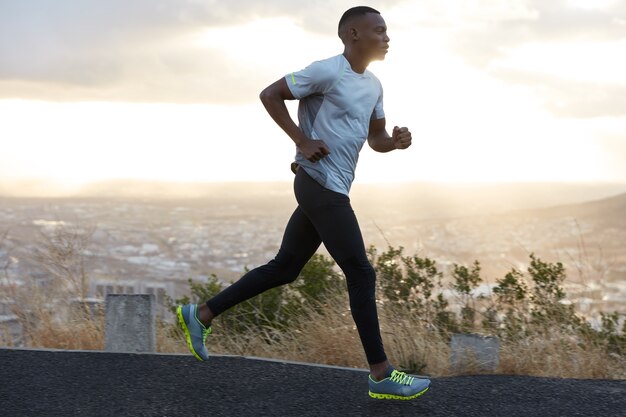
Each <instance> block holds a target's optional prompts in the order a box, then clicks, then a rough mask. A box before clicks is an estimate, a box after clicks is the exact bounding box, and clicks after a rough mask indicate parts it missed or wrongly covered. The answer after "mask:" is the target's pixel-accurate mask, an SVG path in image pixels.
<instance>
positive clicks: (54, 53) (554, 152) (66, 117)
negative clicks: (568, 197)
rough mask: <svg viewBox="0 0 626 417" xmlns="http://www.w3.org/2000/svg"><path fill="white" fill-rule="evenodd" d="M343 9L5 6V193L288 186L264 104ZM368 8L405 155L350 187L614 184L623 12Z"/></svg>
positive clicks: (440, 3)
mask: <svg viewBox="0 0 626 417" xmlns="http://www.w3.org/2000/svg"><path fill="white" fill-rule="evenodd" d="M353 5H355V4H354V3H353V2H348V1H344V0H333V1H330V0H328V1H326V0H319V1H314V2H311V1H300V0H296V1H294V0H289V1H288V0H265V1H262V2H260V1H256V0H254V1H253V0H228V1H226V0H107V1H101V0H0V181H1V182H4V183H7V182H12V181H15V182H17V181H23V180H27V179H28V180H30V179H47V180H51V181H56V182H59V183H61V184H66V185H79V184H83V183H87V182H91V181H98V180H103V179H120V178H125V179H128V178H131V179H150V180H168V181H199V182H201V181H256V180H281V181H282V180H284V181H288V180H290V178H291V175H292V174H291V173H290V171H289V163H290V162H291V160H292V158H293V154H294V147H293V144H292V143H291V141H290V139H289V138H288V137H287V136H285V135H284V134H283V133H282V131H281V130H280V129H279V128H278V127H276V126H275V125H274V124H273V122H272V121H271V119H270V118H269V116H268V115H267V114H266V113H265V110H264V109H263V107H262V105H261V103H260V102H259V100H258V94H259V92H260V91H261V90H262V89H263V88H264V87H265V86H266V85H268V84H270V83H272V82H273V81H275V80H276V79H278V78H280V77H282V76H283V75H285V74H287V73H289V72H292V71H295V70H299V69H301V68H304V67H305V66H306V65H308V64H309V63H310V62H312V61H314V60H318V59H323V58H327V57H330V56H333V55H336V54H339V53H341V52H342V51H343V48H342V44H341V42H340V40H339V39H338V38H337V36H336V26H337V22H338V20H339V17H340V16H341V14H342V13H343V11H344V10H345V9H347V8H349V7H351V6H353ZM369 5H370V6H372V7H375V8H377V9H378V10H380V11H381V12H382V14H383V17H384V18H385V20H386V22H387V25H388V28H389V36H390V38H391V50H390V52H389V54H388V55H387V59H386V60H385V61H384V62H376V63H373V64H372V65H371V66H370V69H371V70H372V71H373V72H374V73H375V74H376V75H377V76H378V77H379V78H380V79H381V81H382V83H383V86H384V89H385V110H386V115H387V123H388V125H390V126H391V127H393V126H394V125H402V126H408V127H409V128H410V129H411V131H412V132H413V137H414V145H413V146H412V147H411V148H410V149H409V150H407V151H402V152H400V151H398V152H393V153H391V154H376V153H375V152H373V151H372V150H371V149H369V148H367V147H365V148H364V150H363V152H362V154H361V161H360V165H359V168H358V171H357V181H360V182H388V181H392V182H397V181H415V180H417V181H448V182H457V181H477V182H483V181H489V182H502V181H585V182H606V181H609V182H626V59H624V56H626V1H624V0H409V1H401V0H397V1H394V0H389V1H371V2H370V3H369ZM296 106H297V103H296V102H294V103H290V104H289V108H290V110H292V111H293V114H294V115H295V110H296Z"/></svg>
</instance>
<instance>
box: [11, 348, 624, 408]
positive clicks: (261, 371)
mask: <svg viewBox="0 0 626 417" xmlns="http://www.w3.org/2000/svg"><path fill="white" fill-rule="evenodd" d="M0 415H1V416H11V417H19V416H66V417H67V416H117V417H120V416H464V417H466V416H467V417H470V416H481V417H482V416H506V417H514V416H524V417H527V416H532V417H535V416H585V417H590V416H603V417H604V416H607V417H608V416H620V417H623V416H625V415H626V381H624V380H622V381H606V380H573V379H553V378H534V377H523V376H500V375H499V376H491V375H490V376H485V375H483V376H463V377H450V378H434V379H433V382H432V385H431V389H430V390H429V391H428V392H427V393H426V394H424V395H423V396H422V397H420V398H418V399H416V400H412V401H381V400H374V399H371V398H369V396H368V395H367V373H366V372H365V371H361V370H347V369H337V368H329V367H317V366H310V365H305V364H294V363H282V362H274V361H265V360H257V359H247V358H241V357H214V358H211V360H210V361H209V362H206V363H201V362H198V361H197V360H196V359H194V358H193V357H191V356H188V355H149V354H123V353H104V352H72V351H36V350H13V349H0Z"/></svg>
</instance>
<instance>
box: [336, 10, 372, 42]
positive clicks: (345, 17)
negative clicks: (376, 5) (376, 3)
mask: <svg viewBox="0 0 626 417" xmlns="http://www.w3.org/2000/svg"><path fill="white" fill-rule="evenodd" d="M368 13H376V14H380V12H379V11H378V10H376V9H372V8H371V7H368V6H356V7H352V8H351V9H348V10H346V11H345V13H344V14H343V16H341V19H339V28H338V32H339V36H340V37H341V32H342V31H343V28H344V26H345V25H346V23H348V22H349V21H350V20H351V19H353V18H355V17H358V16H365V15H366V14H368Z"/></svg>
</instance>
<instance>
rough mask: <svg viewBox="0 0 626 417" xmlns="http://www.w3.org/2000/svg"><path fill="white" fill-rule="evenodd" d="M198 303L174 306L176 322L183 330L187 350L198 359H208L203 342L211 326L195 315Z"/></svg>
mask: <svg viewBox="0 0 626 417" xmlns="http://www.w3.org/2000/svg"><path fill="white" fill-rule="evenodd" d="M197 311H198V305H197V304H187V305H184V306H178V307H176V316H177V317H178V323H179V324H180V327H181V328H182V329H183V332H185V338H186V339H187V345H188V346H189V350H190V351H191V353H193V356H195V357H196V358H197V359H198V360H200V361H206V360H207V359H209V351H208V350H207V348H206V346H205V343H206V337H207V336H208V335H209V334H210V333H211V326H209V327H205V326H204V324H202V322H201V321H200V320H199V319H198V316H197V314H196V313H197Z"/></svg>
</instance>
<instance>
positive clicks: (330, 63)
mask: <svg viewBox="0 0 626 417" xmlns="http://www.w3.org/2000/svg"><path fill="white" fill-rule="evenodd" d="M345 63H346V60H345V58H344V57H343V55H341V54H339V55H335V56H331V57H330V58H325V59H320V60H318V61H315V62H313V63H312V64H311V65H315V66H317V67H323V68H326V69H329V70H339V69H342V68H344V67H345Z"/></svg>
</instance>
